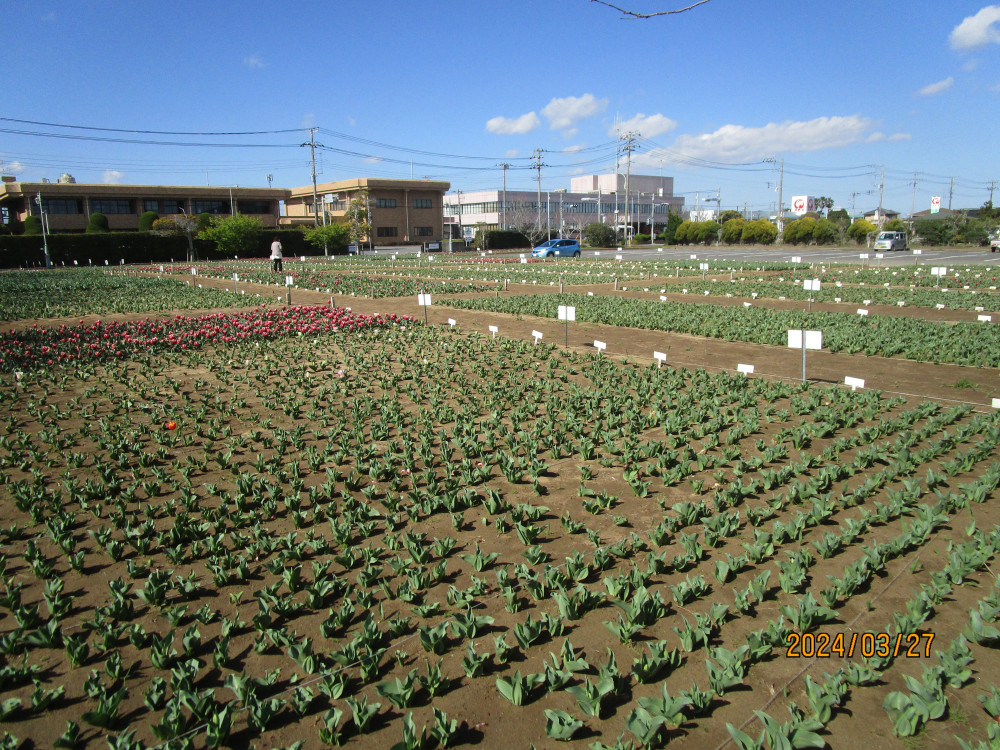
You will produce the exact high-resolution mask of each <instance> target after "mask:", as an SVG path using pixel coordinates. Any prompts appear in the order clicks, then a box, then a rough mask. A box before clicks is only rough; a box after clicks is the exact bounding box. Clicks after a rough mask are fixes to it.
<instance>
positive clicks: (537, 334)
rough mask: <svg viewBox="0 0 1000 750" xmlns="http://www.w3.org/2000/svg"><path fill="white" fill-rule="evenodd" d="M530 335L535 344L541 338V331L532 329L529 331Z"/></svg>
mask: <svg viewBox="0 0 1000 750" xmlns="http://www.w3.org/2000/svg"><path fill="white" fill-rule="evenodd" d="M531 336H532V338H534V339H535V343H536V344H537V343H538V342H539V341H540V340H541V338H542V332H541V331H532V332H531Z"/></svg>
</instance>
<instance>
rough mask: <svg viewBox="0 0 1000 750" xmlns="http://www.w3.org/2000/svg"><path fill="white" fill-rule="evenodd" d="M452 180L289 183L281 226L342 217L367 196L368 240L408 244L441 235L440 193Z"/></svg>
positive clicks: (442, 196) (361, 180)
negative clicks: (351, 206)
mask: <svg viewBox="0 0 1000 750" xmlns="http://www.w3.org/2000/svg"><path fill="white" fill-rule="evenodd" d="M450 187H451V183H449V182H443V181H439V180H399V179H389V178H374V177H360V178H356V179H351V180H340V181H338V182H324V183H322V184H321V185H317V186H316V192H315V195H316V197H317V199H318V201H317V203H318V205H317V203H314V201H313V186H312V185H306V186H305V187H298V188H293V189H292V190H290V191H289V195H288V197H287V198H286V199H285V215H284V216H282V217H281V219H280V223H281V225H282V226H311V225H312V224H313V223H314V222H318V223H319V224H323V223H331V222H341V221H345V220H346V213H347V209H348V206H350V204H351V201H353V200H355V199H357V198H359V197H361V196H367V200H368V210H369V223H370V224H371V226H372V234H373V237H371V238H370V239H371V241H372V242H373V243H374V244H375V245H407V244H418V243H425V242H438V241H440V240H441V238H442V236H443V233H444V228H443V226H442V222H443V214H442V208H443V203H444V194H445V193H446V192H447V191H448V189H449V188H450Z"/></svg>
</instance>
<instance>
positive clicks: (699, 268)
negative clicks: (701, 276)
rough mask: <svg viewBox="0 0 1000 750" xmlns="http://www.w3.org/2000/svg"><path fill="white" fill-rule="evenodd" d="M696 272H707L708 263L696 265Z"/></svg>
mask: <svg viewBox="0 0 1000 750" xmlns="http://www.w3.org/2000/svg"><path fill="white" fill-rule="evenodd" d="M698 270H699V271H707V270H708V263H699V264H698Z"/></svg>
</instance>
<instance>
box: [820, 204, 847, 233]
mask: <svg viewBox="0 0 1000 750" xmlns="http://www.w3.org/2000/svg"><path fill="white" fill-rule="evenodd" d="M826 218H827V219H829V220H830V221H832V222H834V223H835V224H837V225H838V226H841V227H843V228H844V229H847V227H849V226H850V225H851V217H850V215H849V214H848V213H847V209H846V208H838V209H837V210H836V211H830V212H829V213H827V215H826Z"/></svg>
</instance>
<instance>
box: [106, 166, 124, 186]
mask: <svg viewBox="0 0 1000 750" xmlns="http://www.w3.org/2000/svg"><path fill="white" fill-rule="evenodd" d="M124 176H125V173H124V172H119V171H118V170H117V169H105V170H104V184H105V185H121V183H122V178H123V177H124Z"/></svg>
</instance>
